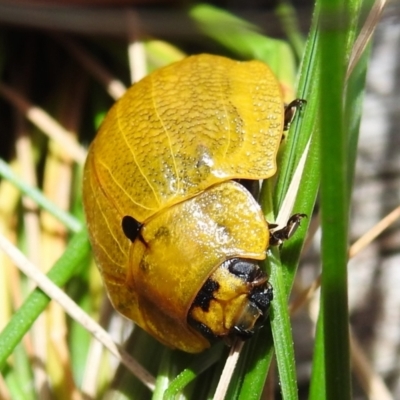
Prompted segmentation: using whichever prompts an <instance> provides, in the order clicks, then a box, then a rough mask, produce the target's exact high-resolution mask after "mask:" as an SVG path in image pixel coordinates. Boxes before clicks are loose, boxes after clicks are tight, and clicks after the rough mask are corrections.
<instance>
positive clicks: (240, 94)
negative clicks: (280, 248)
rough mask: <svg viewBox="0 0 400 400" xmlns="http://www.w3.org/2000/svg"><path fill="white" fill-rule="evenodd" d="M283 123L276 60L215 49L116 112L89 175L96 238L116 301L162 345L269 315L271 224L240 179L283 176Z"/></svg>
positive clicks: (237, 330) (140, 90)
mask: <svg viewBox="0 0 400 400" xmlns="http://www.w3.org/2000/svg"><path fill="white" fill-rule="evenodd" d="M283 125H284V103H283V99H282V94H281V90H280V86H279V83H278V82H277V80H276V78H275V77H274V75H273V73H272V72H271V70H270V69H269V68H268V67H267V66H266V65H265V64H263V63H261V62H258V61H250V62H237V61H233V60H229V59H227V58H224V57H218V56H211V55H206V54H203V55H198V56H193V57H188V58H187V59H184V60H182V61H180V62H177V63H174V64H171V65H169V66H167V67H164V68H161V69H159V70H157V71H155V72H153V73H152V74H150V75H148V76H147V77H145V78H144V79H142V80H141V81H140V82H138V83H136V84H135V85H133V86H132V87H131V88H130V89H128V91H127V92H126V94H125V95H124V96H123V97H122V98H121V99H120V100H119V101H118V102H117V103H116V104H115V105H114V106H113V107H112V108H111V110H110V112H109V113H108V115H107V116H106V118H105V120H104V122H103V124H102V126H101V128H100V130H99V132H98V134H97V136H96V138H95V140H94V141H93V143H92V145H91V147H90V150H89V155H88V159H87V161H86V165H85V171H84V183H83V202H84V208H85V214H86V219H87V224H88V229H89V235H90V239H91V243H92V246H93V250H94V255H95V259H96V262H97V265H98V267H99V269H100V272H101V274H102V276H103V280H104V283H105V286H106V288H107V291H108V294H109V297H110V299H111V302H112V303H113V305H114V307H115V308H116V309H117V310H118V311H119V312H120V313H122V314H123V315H124V316H126V317H128V318H130V319H132V320H133V321H135V322H136V323H137V324H138V325H139V326H141V327H142V328H143V329H144V330H146V331H147V332H149V333H150V334H151V335H153V336H154V337H155V338H157V339H158V340H159V341H161V342H162V343H164V344H166V345H168V346H170V347H172V348H178V349H181V350H184V351H187V352H193V353H195V352H199V351H202V350H204V349H205V348H207V347H209V346H210V342H211V341H212V340H213V339H214V338H225V339H227V340H231V339H232V338H233V337H235V336H239V337H242V338H245V337H248V336H250V335H251V333H252V332H253V331H254V329H255V327H256V326H257V325H258V324H260V322H262V321H263V320H264V319H265V315H266V314H267V312H268V307H269V302H270V301H271V300H272V288H271V287H270V285H269V284H268V282H267V277H266V275H265V274H264V273H263V272H262V271H261V270H260V268H259V267H258V265H257V262H258V261H259V260H263V259H265V257H266V249H267V247H268V245H269V229H268V224H267V223H266V221H265V218H264V216H263V214H262V212H261V209H260V207H259V205H258V203H257V202H256V200H255V199H254V198H253V196H252V195H251V194H250V192H249V191H248V190H247V189H246V188H245V187H244V186H242V185H241V184H240V183H238V182H237V181H236V180H254V181H257V180H260V179H267V178H269V177H271V176H272V175H274V173H275V171H276V154H277V151H278V148H279V144H280V141H281V137H282V133H283Z"/></svg>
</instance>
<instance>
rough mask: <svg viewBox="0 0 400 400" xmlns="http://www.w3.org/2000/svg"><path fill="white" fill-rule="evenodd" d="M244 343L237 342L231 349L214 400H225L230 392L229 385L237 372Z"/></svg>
mask: <svg viewBox="0 0 400 400" xmlns="http://www.w3.org/2000/svg"><path fill="white" fill-rule="evenodd" d="M243 345H244V342H243V341H242V340H236V342H235V343H234V344H233V346H232V347H231V350H230V352H229V355H228V358H227V359H226V362H225V366H224V369H223V370H222V374H221V377H220V379H219V382H218V386H217V389H216V391H215V395H214V400H223V399H224V398H225V395H226V392H227V391H228V387H229V383H230V381H231V379H232V375H233V373H234V371H235V368H236V364H237V362H238V360H239V356H240V353H241V351H242V348H243Z"/></svg>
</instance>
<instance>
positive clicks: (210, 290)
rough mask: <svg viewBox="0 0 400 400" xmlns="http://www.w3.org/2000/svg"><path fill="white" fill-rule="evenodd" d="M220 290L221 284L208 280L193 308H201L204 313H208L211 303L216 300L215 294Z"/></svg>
mask: <svg viewBox="0 0 400 400" xmlns="http://www.w3.org/2000/svg"><path fill="white" fill-rule="evenodd" d="M218 289H219V283H218V282H216V281H213V280H212V279H210V278H208V279H207V280H206V283H205V284H204V285H203V287H202V288H201V289H200V291H199V293H197V296H196V298H195V299H194V301H193V304H192V308H194V307H200V308H201V309H202V310H203V311H208V310H209V308H210V302H211V300H213V299H214V292H215V291H216V290H218Z"/></svg>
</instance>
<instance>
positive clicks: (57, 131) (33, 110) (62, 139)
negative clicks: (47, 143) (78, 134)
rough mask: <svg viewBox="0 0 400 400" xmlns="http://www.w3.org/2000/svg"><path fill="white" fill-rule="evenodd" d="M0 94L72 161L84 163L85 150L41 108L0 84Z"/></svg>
mask: <svg viewBox="0 0 400 400" xmlns="http://www.w3.org/2000/svg"><path fill="white" fill-rule="evenodd" d="M0 94H1V95H2V96H3V97H4V98H5V99H6V100H7V101H9V102H10V103H11V104H12V105H13V106H15V107H16V108H17V109H18V110H19V111H20V112H21V113H23V115H24V116H25V117H26V118H27V119H28V120H29V121H31V122H32V123H33V124H34V125H36V126H37V127H38V128H39V129H41V130H42V131H43V132H44V133H45V134H46V135H47V136H48V137H49V138H51V139H53V140H54V141H55V142H57V143H59V144H60V145H61V146H62V147H63V149H64V151H65V152H66V153H67V154H69V155H70V157H71V158H72V159H73V160H74V161H76V162H77V163H79V164H83V163H84V162H85V159H86V150H85V149H84V148H83V147H81V146H80V145H79V144H78V143H77V142H76V141H75V140H73V139H72V138H71V137H70V136H69V132H68V131H67V130H66V129H64V128H63V127H62V126H61V125H60V124H59V123H58V122H57V121H56V120H55V119H54V118H52V117H51V116H50V115H49V114H47V113H46V112H45V111H44V110H43V109H42V108H40V107H37V106H34V105H33V104H31V103H30V102H29V101H28V100H27V99H26V98H25V97H24V96H22V95H21V94H20V93H19V92H18V91H17V90H15V89H13V88H11V87H9V86H7V85H5V84H4V83H1V84H0Z"/></svg>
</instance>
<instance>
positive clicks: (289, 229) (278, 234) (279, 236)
mask: <svg viewBox="0 0 400 400" xmlns="http://www.w3.org/2000/svg"><path fill="white" fill-rule="evenodd" d="M305 217H307V215H306V214H293V215H292V216H291V217H290V218H289V221H288V222H287V224H286V226H285V227H283V228H282V229H278V230H277V231H273V232H271V237H270V239H269V244H270V246H280V245H281V244H282V243H283V242H284V241H285V240H287V239H289V238H290V237H292V236H293V235H294V233H295V232H296V230H297V228H298V227H299V226H300V222H301V220H302V219H303V218H305ZM269 226H270V227H271V226H272V229H273V228H274V227H276V225H275V224H270V225H269Z"/></svg>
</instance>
